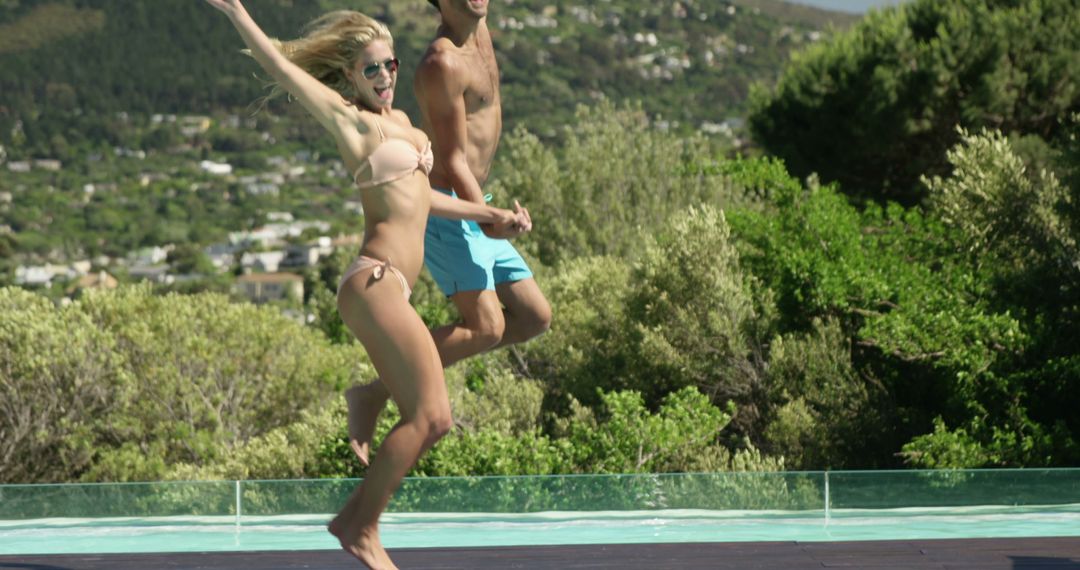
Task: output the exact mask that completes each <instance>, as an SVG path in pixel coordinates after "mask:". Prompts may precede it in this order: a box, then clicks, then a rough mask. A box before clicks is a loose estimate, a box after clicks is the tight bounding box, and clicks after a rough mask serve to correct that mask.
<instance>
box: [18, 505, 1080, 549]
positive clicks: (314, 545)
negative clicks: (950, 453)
mask: <svg viewBox="0 0 1080 570" xmlns="http://www.w3.org/2000/svg"><path fill="white" fill-rule="evenodd" d="M329 519H330V515H291V516H275V517H242V518H241V519H240V520H239V521H238V520H237V519H236V518H233V517H155V518H110V519H37V520H22V521H3V522H0V555H2V554H67V553H120V552H202V551H249V550H321V549H334V548H337V547H338V545H337V542H336V540H335V539H334V538H333V537H332V536H330V535H329V534H328V533H327V532H326V530H325V525H326V523H327V521H329ZM381 529H382V535H383V536H382V538H383V544H384V545H385V546H387V547H388V548H406V547H409V548H415V547H421V548H422V547H465V546H520V545H548V544H616V543H662V542H745V541H841V540H843V541H851V540H904V539H934V538H987V537H1040V536H1080V505H1062V506H1052V507H1042V508H1031V507H1023V508H1021V507H1012V508H1010V507H965V508H909V509H880V510H862V509H848V510H833V511H832V512H830V513H829V514H828V516H826V514H825V513H823V512H822V511H787V512H784V511H707V510H692V509H691V510H648V511H595V512H546V513H531V514H520V515H506V514H456V513H447V514H438V513H434V514H433V513H413V514H386V515H384V516H383V519H382V525H381Z"/></svg>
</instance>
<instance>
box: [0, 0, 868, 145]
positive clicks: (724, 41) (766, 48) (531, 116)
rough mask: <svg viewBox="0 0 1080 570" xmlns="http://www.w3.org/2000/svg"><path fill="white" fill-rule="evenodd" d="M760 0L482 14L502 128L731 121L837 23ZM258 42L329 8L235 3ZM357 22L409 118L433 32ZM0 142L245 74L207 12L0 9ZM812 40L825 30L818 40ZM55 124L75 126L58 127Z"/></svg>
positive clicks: (163, 100) (44, 140)
mask: <svg viewBox="0 0 1080 570" xmlns="http://www.w3.org/2000/svg"><path fill="white" fill-rule="evenodd" d="M782 4H783V3H780V2H776V1H767V0H756V1H747V0H737V1H730V2H729V1H719V0H709V1H705V0H684V1H681V2H676V3H673V4H672V3H656V2H650V1H646V0H620V1H617V2H600V3H586V2H576V1H571V0H543V1H541V0H519V1H516V2H513V3H505V4H504V3H497V4H495V5H493V6H492V9H491V15H490V18H489V20H490V22H489V25H490V27H491V29H492V35H493V37H494V39H495V43H496V49H497V51H498V53H499V56H500V59H501V65H502V74H503V88H504V99H505V101H506V123H507V127H508V128H512V127H513V126H514V125H515V124H518V123H522V124H525V125H527V126H528V127H529V128H530V129H532V130H534V131H536V132H540V133H545V132H548V133H553V132H554V125H555V124H557V123H561V122H564V121H566V120H569V119H570V118H571V117H572V114H573V109H574V107H575V106H576V104H578V103H592V102H594V101H595V100H596V99H597V98H601V97H608V98H612V99H615V100H624V99H632V100H642V101H644V105H645V109H646V111H648V112H649V113H650V114H652V115H654V116H655V115H659V116H662V117H664V118H665V119H668V120H670V121H678V122H679V125H681V126H682V127H683V128H699V127H700V126H701V124H702V123H704V122H711V123H719V122H722V121H723V120H724V119H725V118H728V117H729V116H732V115H738V114H741V112H742V109H743V102H744V100H745V97H746V95H747V92H748V89H749V86H750V84H751V83H753V82H755V81H764V82H766V83H772V82H773V79H774V77H775V76H776V75H777V74H778V73H779V68H780V65H781V64H782V63H783V62H784V61H786V59H787V56H788V53H789V51H790V50H792V49H794V48H799V47H803V46H805V45H806V44H807V43H809V42H810V41H811V39H812V38H813V39H817V38H819V37H821V36H820V35H819V32H823V31H825V29H826V28H827V27H829V26H833V25H838V26H843V25H845V24H846V23H848V22H850V21H851V17H849V16H841V15H837V14H833V13H829V12H823V11H820V10H814V9H809V8H805V7H796V6H792V7H791V12H790V15H787V14H785V12H784V11H783V10H779V9H778V6H781V5H782ZM248 5H249V9H250V11H251V12H252V13H253V15H254V16H255V18H256V19H257V21H258V22H259V23H260V24H261V25H262V26H263V27H264V28H265V29H266V30H267V31H268V32H269V33H271V34H273V35H278V36H282V37H289V36H294V35H296V34H298V33H299V30H300V28H301V26H302V25H303V23H304V22H307V21H309V20H310V19H311V18H313V17H314V16H315V15H317V14H318V13H321V12H323V11H325V10H328V9H333V8H341V7H350V8H356V7H357V6H356V4H355V3H350V2H342V1H340V0H323V1H321V2H294V1H291V0H251V1H250V2H248ZM364 9H365V10H366V11H367V12H368V13H370V14H372V15H374V16H376V17H378V18H380V19H382V20H384V21H386V22H387V23H388V24H389V25H390V26H391V29H392V31H393V32H394V33H395V36H396V44H397V46H396V47H397V49H398V52H399V56H400V57H401V59H402V60H403V61H404V62H405V70H406V73H403V74H402V77H401V82H402V85H401V87H403V88H402V89H399V94H400V97H399V102H398V105H399V106H400V107H402V108H404V109H405V110H406V111H408V112H410V113H411V114H413V115H414V116H415V104H414V102H413V101H412V95H411V75H412V73H411V70H412V69H413V67H414V65H415V62H416V60H417V58H418V56H419V54H420V53H421V50H422V49H423V47H424V45H425V43H426V41H427V40H428V39H429V38H430V37H431V36H432V34H433V31H434V28H435V26H436V25H437V15H436V13H435V11H434V9H433V8H431V7H430V6H429V5H428V4H427V2H426V0H394V1H390V0H380V1H378V2H370V3H365V5H364ZM0 31H2V33H0V144H5V145H7V146H8V147H9V151H11V147H12V146H14V147H16V148H15V150H14V154H13V155H18V154H19V152H20V150H19V145H17V144H16V145H13V144H12V143H14V142H16V141H14V140H13V137H14V136H15V135H13V132H12V130H13V127H14V126H15V125H16V123H17V122H18V121H21V123H22V131H23V134H24V136H25V137H26V139H27V140H26V141H25V145H26V147H25V150H24V152H23V154H24V155H26V156H28V157H29V156H51V155H53V154H55V149H54V148H52V147H53V145H52V144H51V143H50V139H51V138H53V137H54V136H55V135H57V134H62V135H63V136H64V137H65V138H66V139H67V142H69V143H74V142H76V141H78V140H80V139H83V138H93V137H100V136H101V135H102V133H100V132H95V131H96V130H98V129H106V130H107V127H102V126H101V125H100V124H97V123H101V121H100V120H98V119H99V118H100V117H102V116H103V115H106V114H112V113H116V112H121V111H123V112H127V113H208V112H210V111H213V110H239V109H243V108H244V107H246V106H247V105H248V104H249V103H250V102H251V101H252V100H253V99H255V98H256V97H258V95H259V93H260V86H259V83H258V82H257V81H255V80H253V78H252V74H253V73H254V72H255V71H256V69H255V66H254V65H253V63H252V62H251V61H248V60H247V59H246V58H244V57H243V56H241V55H239V54H238V53H237V52H236V50H237V49H238V48H239V47H240V44H239V40H238V38H237V36H236V34H235V32H234V31H233V30H232V29H231V28H230V27H229V25H228V23H227V21H226V20H225V19H224V18H223V17H221V16H220V15H219V14H218V13H217V12H216V11H214V10H213V9H211V8H210V7H208V6H206V5H205V4H204V3H202V2H195V1H192V0H155V1H154V2H130V1H129V0H78V1H66V2H57V1H55V0H53V1H48V0H6V1H4V2H0ZM826 33H827V32H826ZM71 117H79V119H78V120H77V121H75V122H74V123H72V119H71Z"/></svg>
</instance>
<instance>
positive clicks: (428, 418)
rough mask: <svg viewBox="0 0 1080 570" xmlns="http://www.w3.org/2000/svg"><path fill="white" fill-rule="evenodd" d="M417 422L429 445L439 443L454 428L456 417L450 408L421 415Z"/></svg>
mask: <svg viewBox="0 0 1080 570" xmlns="http://www.w3.org/2000/svg"><path fill="white" fill-rule="evenodd" d="M416 422H417V423H418V424H419V426H420V428H421V429H422V430H423V431H424V439H425V440H426V441H427V443H428V444H433V443H435V442H436V441H439V440H440V439H442V438H443V437H444V436H445V435H446V434H448V433H450V430H451V429H453V428H454V417H453V415H451V413H450V407H449V406H447V407H446V408H445V409H443V408H439V409H435V410H430V411H427V412H425V413H423V414H420V415H419V416H418V417H417V418H416Z"/></svg>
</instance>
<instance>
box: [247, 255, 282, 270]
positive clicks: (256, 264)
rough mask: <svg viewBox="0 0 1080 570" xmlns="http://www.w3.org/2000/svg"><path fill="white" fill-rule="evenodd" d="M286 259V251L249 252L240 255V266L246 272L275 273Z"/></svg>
mask: <svg viewBox="0 0 1080 570" xmlns="http://www.w3.org/2000/svg"><path fill="white" fill-rule="evenodd" d="M283 259H285V252H284V251H280V250H279V251H260V252H247V253H245V254H244V255H242V256H240V267H241V268H243V271H244V272H245V273H252V272H257V273H274V272H276V271H277V270H278V266H279V265H281V261H282V260H283Z"/></svg>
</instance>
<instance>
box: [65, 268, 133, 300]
mask: <svg viewBox="0 0 1080 570" xmlns="http://www.w3.org/2000/svg"><path fill="white" fill-rule="evenodd" d="M119 285H120V282H119V281H117V280H116V278H115V277H113V276H112V275H109V274H108V273H107V272H105V271H95V272H94V273H87V274H86V275H83V276H82V277H80V278H78V279H76V280H75V282H74V283H72V284H71V285H69V286H68V288H67V291H66V292H67V295H68V297H77V296H79V295H81V294H82V292H83V291H85V290H87V289H116V288H117V287H118V286H119Z"/></svg>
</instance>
